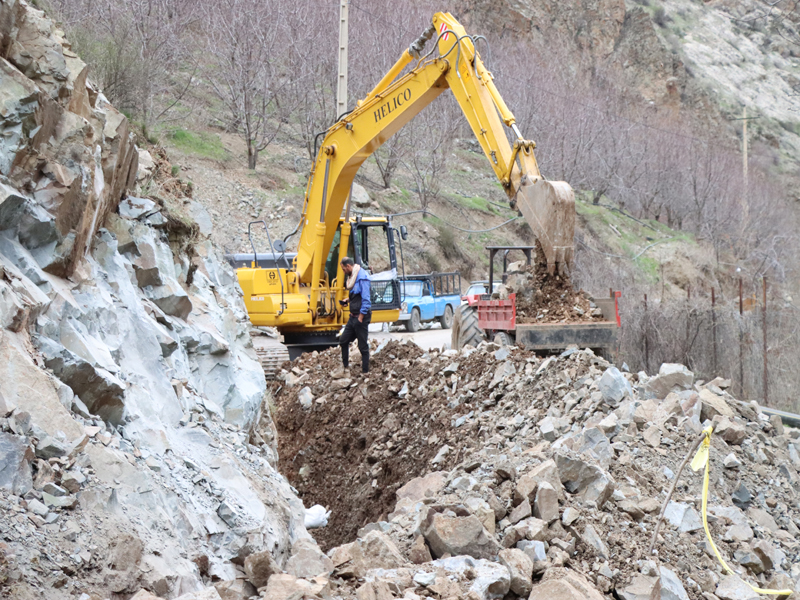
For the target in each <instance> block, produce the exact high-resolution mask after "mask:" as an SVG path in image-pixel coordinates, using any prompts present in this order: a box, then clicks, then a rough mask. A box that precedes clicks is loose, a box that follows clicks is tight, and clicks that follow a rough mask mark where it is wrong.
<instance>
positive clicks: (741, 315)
mask: <svg viewBox="0 0 800 600" xmlns="http://www.w3.org/2000/svg"><path fill="white" fill-rule="evenodd" d="M743 325H744V310H743V308H742V278H741V277H739V396H740V398H739V399H740V400H744V399H745V397H744V356H743V353H744V330H743Z"/></svg>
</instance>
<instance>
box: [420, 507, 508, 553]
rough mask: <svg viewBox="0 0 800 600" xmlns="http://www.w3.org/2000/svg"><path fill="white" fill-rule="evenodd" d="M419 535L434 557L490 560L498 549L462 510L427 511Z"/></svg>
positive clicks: (475, 522) (476, 520)
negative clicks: (466, 557) (423, 537)
mask: <svg viewBox="0 0 800 600" xmlns="http://www.w3.org/2000/svg"><path fill="white" fill-rule="evenodd" d="M422 527H423V529H422V533H423V535H424V536H425V539H426V540H427V541H428V545H429V546H430V547H431V551H432V553H433V555H434V556H436V557H441V556H443V555H444V554H450V555H451V556H459V555H462V554H465V555H468V556H472V557H474V558H486V559H494V558H495V557H496V556H497V553H498V552H499V551H500V545H499V544H498V543H497V542H496V541H495V539H494V537H493V536H491V535H489V532H488V531H486V528H485V527H484V526H483V523H481V521H480V519H478V517H476V516H475V515H471V514H469V513H468V511H467V510H466V509H464V508H459V507H455V509H445V511H444V512H440V511H439V510H438V509H437V508H431V509H429V511H428V516H427V518H426V519H425V522H424V523H423V526H422Z"/></svg>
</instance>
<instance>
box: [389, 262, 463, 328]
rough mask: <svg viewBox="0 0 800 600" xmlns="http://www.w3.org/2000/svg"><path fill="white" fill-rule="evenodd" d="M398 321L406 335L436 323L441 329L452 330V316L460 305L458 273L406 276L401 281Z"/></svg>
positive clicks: (459, 279) (459, 278)
mask: <svg viewBox="0 0 800 600" xmlns="http://www.w3.org/2000/svg"><path fill="white" fill-rule="evenodd" d="M400 293H401V300H402V303H401V305H400V319H399V323H397V324H400V323H402V324H403V326H404V327H405V328H406V331H412V332H413V331H418V330H419V327H420V325H421V324H422V323H427V322H430V321H434V320H438V321H439V323H441V325H442V329H450V327H452V326H453V315H454V314H455V312H456V308H458V307H459V305H460V304H461V276H460V275H459V274H458V273H432V274H430V275H408V276H406V277H401V278H400Z"/></svg>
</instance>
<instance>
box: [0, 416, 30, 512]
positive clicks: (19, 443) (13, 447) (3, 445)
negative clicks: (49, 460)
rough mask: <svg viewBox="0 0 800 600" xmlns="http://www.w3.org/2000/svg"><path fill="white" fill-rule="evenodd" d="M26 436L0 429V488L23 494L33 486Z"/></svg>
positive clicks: (28, 442)
mask: <svg viewBox="0 0 800 600" xmlns="http://www.w3.org/2000/svg"><path fill="white" fill-rule="evenodd" d="M33 458H34V456H33V452H32V451H31V448H30V441H29V440H28V438H25V437H21V436H17V435H12V434H10V433H3V432H2V431H0V488H1V489H4V490H7V491H9V492H11V493H12V494H16V495H17V496H23V495H25V494H26V493H28V491H30V489H31V488H32V487H33V480H32V478H31V461H32V460H33Z"/></svg>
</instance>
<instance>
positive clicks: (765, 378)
mask: <svg viewBox="0 0 800 600" xmlns="http://www.w3.org/2000/svg"><path fill="white" fill-rule="evenodd" d="M761 283H762V287H763V290H764V306H763V307H762V310H763V316H764V324H763V327H762V329H763V330H764V406H769V394H768V392H769V388H768V381H767V278H766V277H762V279H761Z"/></svg>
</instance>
